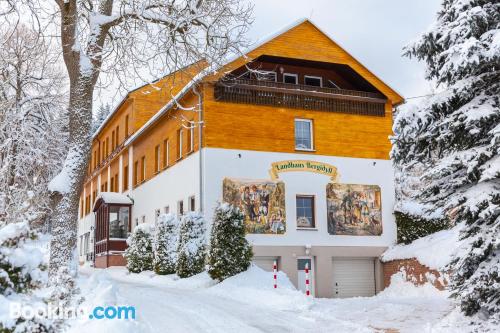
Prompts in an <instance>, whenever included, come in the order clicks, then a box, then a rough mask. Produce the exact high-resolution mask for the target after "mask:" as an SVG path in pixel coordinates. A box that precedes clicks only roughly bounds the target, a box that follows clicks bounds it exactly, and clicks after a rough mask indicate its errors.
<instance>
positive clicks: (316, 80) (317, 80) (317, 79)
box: [304, 75, 323, 87]
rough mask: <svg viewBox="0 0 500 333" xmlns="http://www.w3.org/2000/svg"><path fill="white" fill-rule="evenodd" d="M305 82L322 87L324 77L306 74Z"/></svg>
mask: <svg viewBox="0 0 500 333" xmlns="http://www.w3.org/2000/svg"><path fill="white" fill-rule="evenodd" d="M304 84H305V85H306V86H315V87H322V86H323V79H322V78H321V76H310V75H305V76H304Z"/></svg>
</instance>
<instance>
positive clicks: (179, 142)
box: [177, 128, 183, 159]
mask: <svg viewBox="0 0 500 333" xmlns="http://www.w3.org/2000/svg"><path fill="white" fill-rule="evenodd" d="M182 132H183V130H182V128H180V129H178V130H177V159H181V158H182V134H183V133H182Z"/></svg>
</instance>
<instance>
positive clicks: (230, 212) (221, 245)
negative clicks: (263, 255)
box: [207, 203, 253, 281]
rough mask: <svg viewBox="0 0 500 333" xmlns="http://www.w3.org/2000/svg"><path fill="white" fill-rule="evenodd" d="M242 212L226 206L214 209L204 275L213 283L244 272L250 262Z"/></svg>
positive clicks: (249, 248) (223, 204)
mask: <svg viewBox="0 0 500 333" xmlns="http://www.w3.org/2000/svg"><path fill="white" fill-rule="evenodd" d="M243 218H244V216H243V213H242V212H241V211H240V209H239V208H238V207H234V206H232V205H230V204H228V203H222V204H219V205H218V206H217V208H216V209H215V213H214V221H213V224H212V234H211V236H210V248H209V251H208V260H207V261H208V273H209V274H210V276H211V277H212V279H214V280H219V281H222V280H225V279H227V278H228V277H231V276H233V275H236V274H238V273H241V272H243V271H246V270H247V269H248V266H250V262H251V260H252V256H253V253H252V247H251V246H250V244H249V243H248V241H247V240H246V238H245V224H244V220H243Z"/></svg>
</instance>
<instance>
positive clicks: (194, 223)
mask: <svg viewBox="0 0 500 333" xmlns="http://www.w3.org/2000/svg"><path fill="white" fill-rule="evenodd" d="M206 228H207V227H206V221H205V218H204V217H203V215H202V214H200V213H196V212H189V213H186V214H185V215H184V216H183V217H182V221H181V227H180V236H179V245H178V247H177V255H178V259H177V267H176V273H177V275H178V276H179V277H181V278H186V277H190V276H193V275H195V274H198V273H201V272H203V269H204V268H205V255H206V236H205V234H206Z"/></svg>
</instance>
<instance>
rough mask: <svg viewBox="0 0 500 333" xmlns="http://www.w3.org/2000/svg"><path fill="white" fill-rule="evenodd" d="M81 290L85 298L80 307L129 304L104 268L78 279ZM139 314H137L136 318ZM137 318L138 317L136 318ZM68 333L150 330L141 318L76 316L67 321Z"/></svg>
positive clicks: (131, 332)
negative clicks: (76, 317) (107, 318)
mask: <svg viewBox="0 0 500 333" xmlns="http://www.w3.org/2000/svg"><path fill="white" fill-rule="evenodd" d="M79 282H80V283H79V285H80V288H81V290H82V293H81V295H82V296H83V297H84V298H85V300H84V302H83V303H82V304H81V307H82V308H85V309H87V310H89V311H90V310H92V309H93V308H94V307H96V306H103V307H106V306H113V305H116V306H129V305H132V306H133V305H134V304H128V302H127V300H126V299H124V298H123V297H121V296H120V292H119V289H118V287H117V286H116V284H115V283H113V281H112V280H111V279H110V276H109V274H108V272H107V271H105V270H94V273H93V274H92V275H91V276H90V277H89V278H85V279H80V280H79ZM139 316H140V314H137V318H138V317H139ZM138 319H139V318H138ZM69 324H70V328H69V330H68V332H69V333H89V332H122V333H141V332H150V330H149V327H147V326H146V325H145V324H144V323H143V322H142V321H141V320H125V319H121V320H119V319H116V320H97V319H89V318H87V317H85V318H78V319H73V320H70V321H69Z"/></svg>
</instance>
